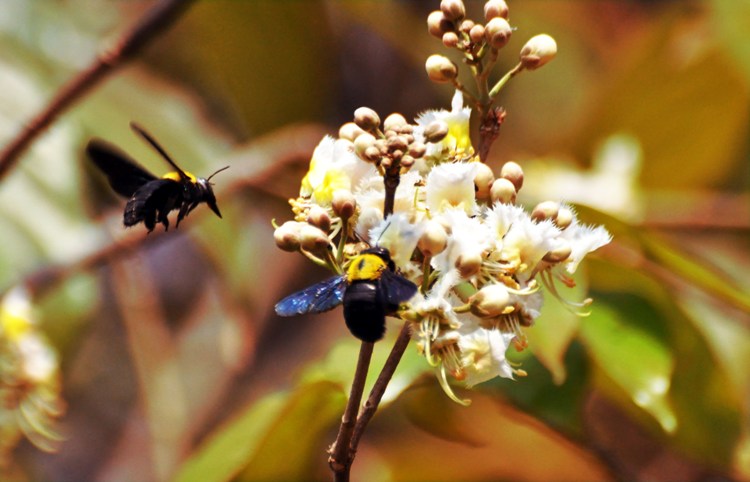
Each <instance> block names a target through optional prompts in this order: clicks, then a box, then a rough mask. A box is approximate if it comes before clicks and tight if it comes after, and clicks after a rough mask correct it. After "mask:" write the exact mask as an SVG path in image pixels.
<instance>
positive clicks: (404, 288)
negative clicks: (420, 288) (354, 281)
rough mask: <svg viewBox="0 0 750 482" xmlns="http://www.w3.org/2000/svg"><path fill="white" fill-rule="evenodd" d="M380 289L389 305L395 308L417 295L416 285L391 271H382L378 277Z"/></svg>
mask: <svg viewBox="0 0 750 482" xmlns="http://www.w3.org/2000/svg"><path fill="white" fill-rule="evenodd" d="M380 289H381V290H383V293H384V294H385V300H386V301H387V302H388V304H389V305H392V306H395V307H397V306H398V305H400V304H401V303H403V302H404V301H408V300H410V299H411V297H412V296H414V295H415V294H416V293H417V285H415V284H414V283H412V282H411V281H409V280H408V279H406V278H404V277H403V276H401V275H400V274H398V273H394V272H393V271H391V270H384V271H383V274H382V275H381V276H380Z"/></svg>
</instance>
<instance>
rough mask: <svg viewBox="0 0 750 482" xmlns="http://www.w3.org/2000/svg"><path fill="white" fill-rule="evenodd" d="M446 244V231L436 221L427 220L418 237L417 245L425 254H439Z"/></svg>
mask: <svg viewBox="0 0 750 482" xmlns="http://www.w3.org/2000/svg"><path fill="white" fill-rule="evenodd" d="M447 244H448V233H446V232H445V228H444V227H443V225H442V224H440V223H439V222H437V221H427V223H426V225H425V229H424V232H423V233H422V237H421V238H419V242H418V243H417V247H418V248H419V250H420V251H421V252H422V254H423V255H425V256H430V257H431V256H435V255H437V254H440V253H442V252H443V250H444V249H445V246H446V245H447Z"/></svg>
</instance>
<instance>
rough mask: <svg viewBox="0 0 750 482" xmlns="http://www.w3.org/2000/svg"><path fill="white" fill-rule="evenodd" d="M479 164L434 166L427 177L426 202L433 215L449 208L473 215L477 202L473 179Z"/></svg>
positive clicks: (462, 163) (458, 163)
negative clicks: (459, 209)
mask: <svg viewBox="0 0 750 482" xmlns="http://www.w3.org/2000/svg"><path fill="white" fill-rule="evenodd" d="M478 168H479V163H477V162H457V163H445V164H439V165H437V166H435V167H434V168H433V169H432V170H431V171H430V173H429V174H428V175H427V181H426V187H425V190H426V202H427V208H428V209H429V210H430V213H432V214H433V215H435V214H437V213H440V212H443V211H445V210H446V209H450V208H461V209H463V210H464V212H465V213H466V214H469V215H471V214H474V213H475V211H476V209H477V202H476V198H475V196H474V177H476V174H477V169H478Z"/></svg>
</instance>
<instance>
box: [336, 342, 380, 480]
mask: <svg viewBox="0 0 750 482" xmlns="http://www.w3.org/2000/svg"><path fill="white" fill-rule="evenodd" d="M373 346H374V343H371V342H366V341H363V342H362V345H361V346H360V349H359V358H358V359H357V368H356V370H355V372H354V380H353V381H352V388H351V391H350V392H349V401H348V402H347V404H346V409H345V410H344V416H343V417H342V418H341V425H340V426H339V433H338V436H337V437H336V441H335V442H334V444H333V447H331V456H330V457H329V458H328V465H330V466H331V470H333V475H334V478H333V480H335V481H336V482H348V480H349V471H350V470H351V467H352V462H353V460H354V453H353V452H352V451H351V450H350V448H349V447H350V441H351V440H352V433H353V432H354V424H355V422H357V421H358V420H357V413H358V412H359V404H360V402H361V401H362V393H363V392H364V391H365V381H366V380H367V370H368V369H369V368H370V359H371V358H372V348H373Z"/></svg>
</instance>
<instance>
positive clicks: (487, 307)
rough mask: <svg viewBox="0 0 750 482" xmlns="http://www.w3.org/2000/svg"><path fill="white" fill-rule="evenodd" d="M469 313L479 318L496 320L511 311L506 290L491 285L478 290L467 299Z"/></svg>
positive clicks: (497, 285) (499, 285)
mask: <svg viewBox="0 0 750 482" xmlns="http://www.w3.org/2000/svg"><path fill="white" fill-rule="evenodd" d="M469 303H470V304H471V312H472V313H473V314H474V315H476V316H479V317H480V318H496V317H498V316H501V315H505V314H508V313H510V312H512V311H513V306H512V304H511V300H510V293H508V288H506V287H505V285H501V284H491V285H487V286H485V287H484V288H482V289H480V290H479V291H477V292H476V293H474V294H473V295H472V296H471V297H470V298H469Z"/></svg>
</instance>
